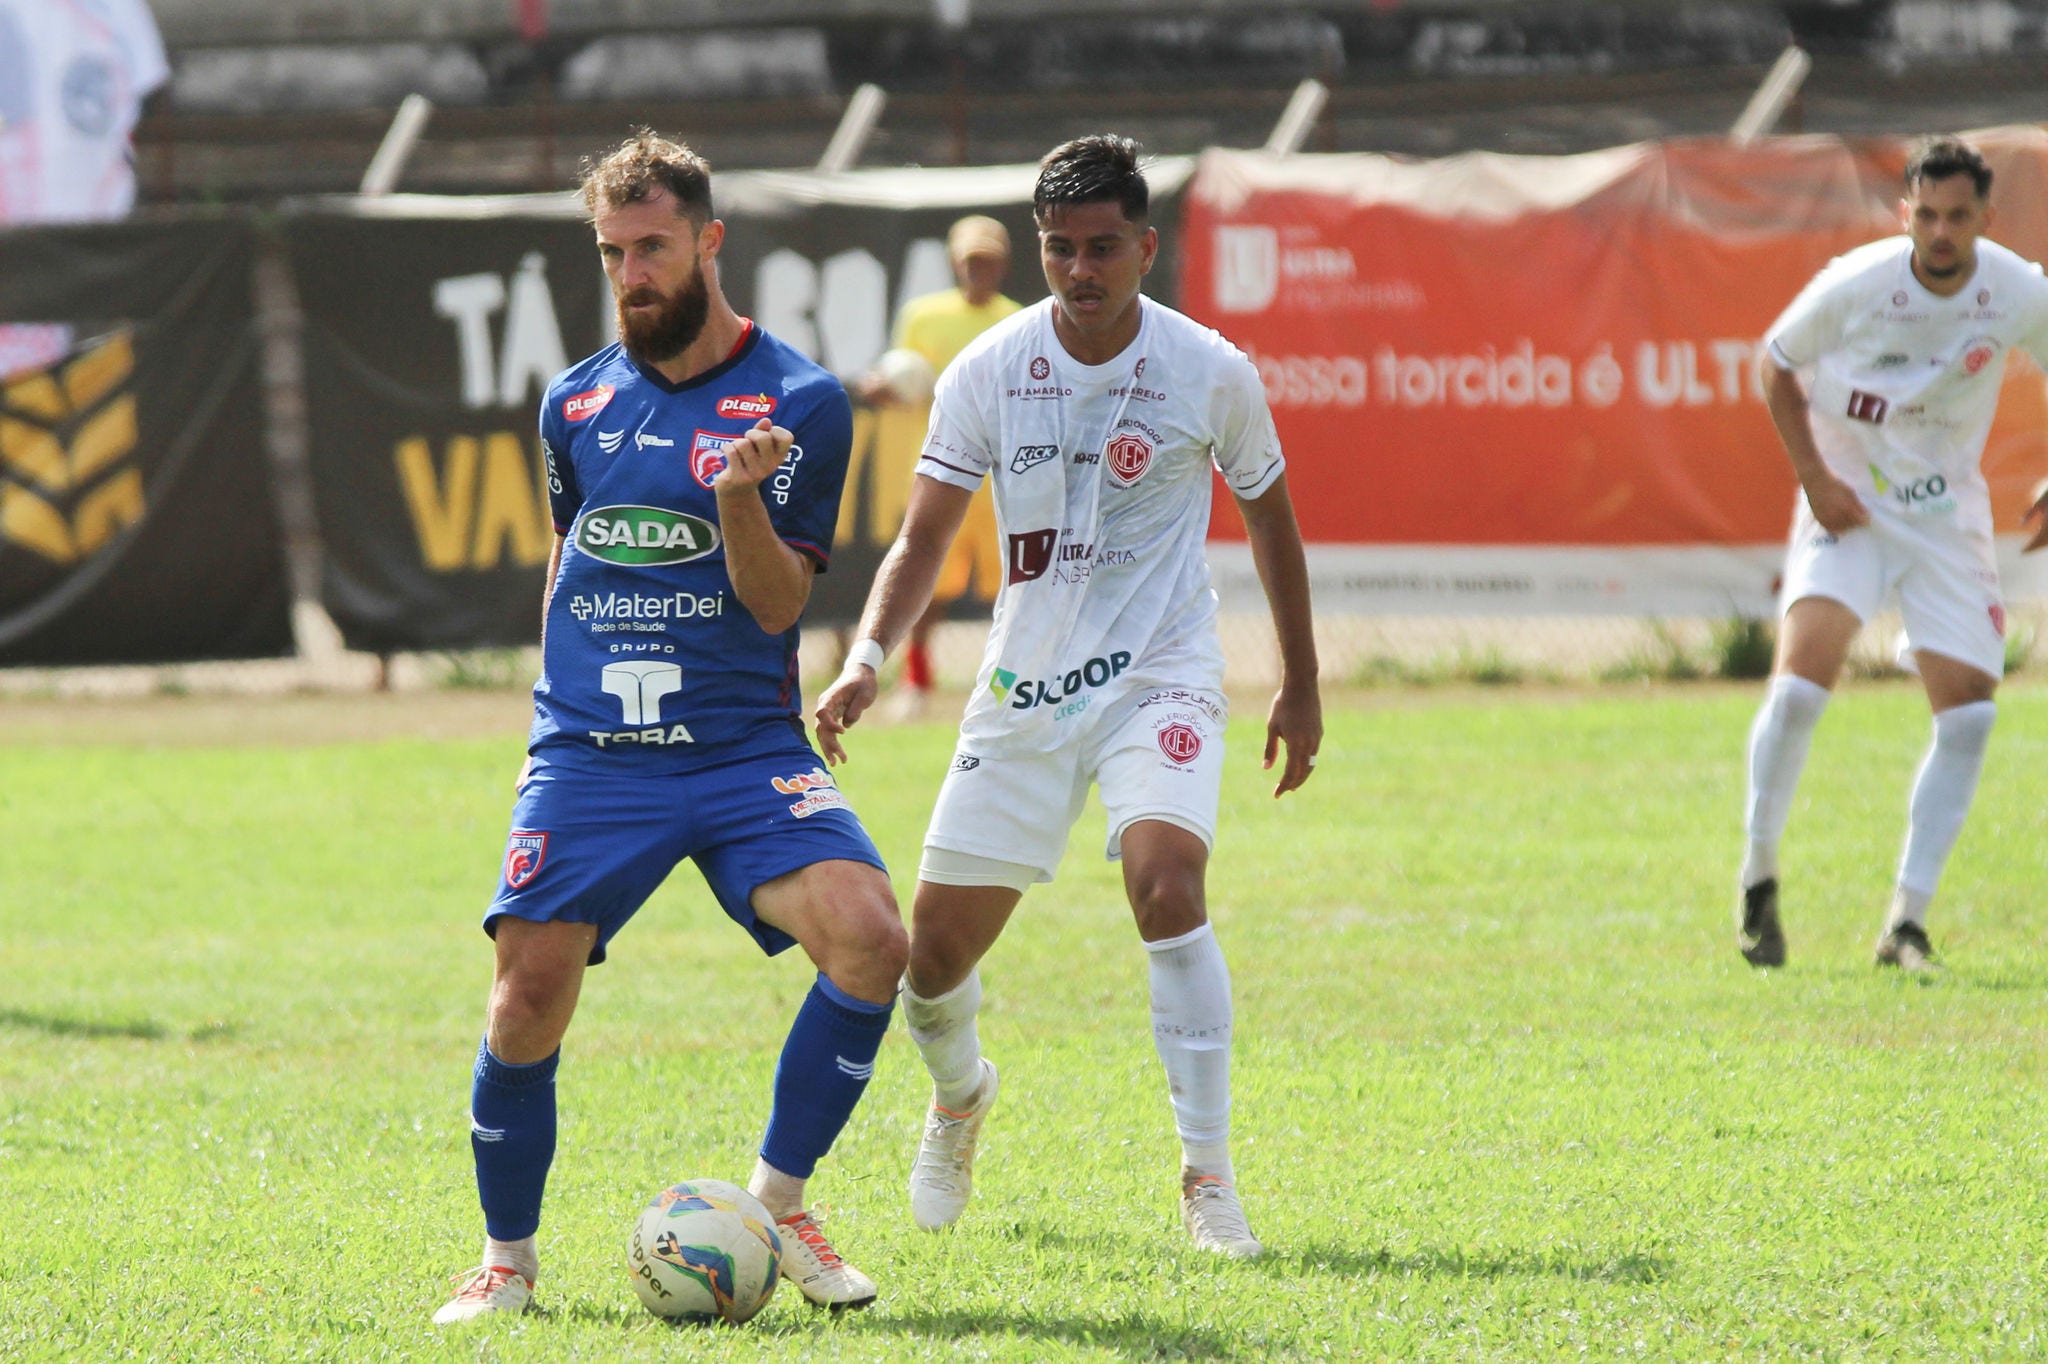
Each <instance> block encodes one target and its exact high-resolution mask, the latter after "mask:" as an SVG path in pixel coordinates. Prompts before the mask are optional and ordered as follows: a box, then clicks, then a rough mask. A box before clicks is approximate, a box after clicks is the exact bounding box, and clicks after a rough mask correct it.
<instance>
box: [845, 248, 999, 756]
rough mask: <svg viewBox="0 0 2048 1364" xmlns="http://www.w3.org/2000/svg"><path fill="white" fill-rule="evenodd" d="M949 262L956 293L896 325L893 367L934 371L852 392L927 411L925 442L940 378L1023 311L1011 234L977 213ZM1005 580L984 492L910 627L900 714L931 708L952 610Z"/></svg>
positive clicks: (883, 374) (878, 375) (911, 307)
mask: <svg viewBox="0 0 2048 1364" xmlns="http://www.w3.org/2000/svg"><path fill="white" fill-rule="evenodd" d="M946 255H947V257H948V258H949V259H950V260H951V261H952V264H953V278H954V279H955V280H957V281H958V284H957V286H956V287H955V288H951V289H941V290H939V291H938V292H937V293H932V294H922V295H920V296H918V297H917V298H913V299H911V300H910V301H909V302H907V303H905V304H904V305H903V310H902V312H900V313H899V314H898V315H897V318H896V333H895V337H894V342H893V346H894V349H893V351H892V354H891V360H892V362H893V361H899V360H903V359H906V358H907V357H904V356H902V355H901V352H905V351H908V352H913V353H915V354H916V355H918V356H921V357H922V358H923V359H924V360H925V361H926V362H927V363H928V364H929V365H930V366H931V368H930V371H929V374H928V375H927V374H926V373H925V372H924V371H923V369H922V367H921V366H916V365H903V364H897V363H889V364H884V365H878V366H877V368H876V369H875V370H874V371H871V372H870V373H869V374H867V375H866V376H864V377H863V378H862V379H861V381H860V382H859V383H858V384H857V385H856V386H855V391H856V392H857V393H858V394H859V396H860V397H861V398H863V399H865V400H866V401H868V402H871V403H877V404H881V403H902V404H906V405H911V406H915V407H918V408H921V409H925V410H924V411H923V412H922V413H920V418H921V419H920V420H919V421H918V422H917V433H918V437H919V439H920V440H921V439H922V438H923V435H924V427H925V420H924V419H928V417H929V409H930V406H931V396H932V392H931V385H932V383H933V382H935V381H936V380H937V378H938V375H939V374H940V373H941V372H942V371H943V370H944V369H945V368H946V366H947V365H950V364H951V363H953V357H954V356H956V355H958V354H959V353H960V352H961V351H963V350H965V349H966V348H967V343H968V342H970V341H972V340H973V339H974V338H975V337H977V336H979V335H981V334H982V333H983V332H985V331H987V330H988V329H989V328H990V327H992V326H994V325H995V324H996V323H998V322H1000V321H1002V320H1003V319H1004V318H1006V317H1008V316H1009V315H1010V314H1011V313H1014V312H1016V311H1017V310H1018V309H1019V308H1021V307H1023V306H1024V305H1022V304H1021V303H1019V302H1017V301H1016V300H1015V299H1013V298H1010V297H1007V296H1006V295H1005V294H1004V293H1003V292H1002V284H1003V279H1004V277H1005V276H1007V275H1008V274H1009V272H1010V234H1009V232H1008V230H1007V229H1005V228H1004V227H1003V225H1002V224H1001V223H999V222H997V221H996V220H995V219H994V218H989V217H985V216H983V215H981V214H979V213H976V214H971V215H969V216H968V217H965V218H962V219H960V221H958V222H956V223H954V224H953V226H952V228H951V229H950V230H949V231H948V232H947V233H946ZM912 453H913V455H914V453H915V452H912ZM1002 573H1003V553H1002V547H1001V546H1000V545H999V544H998V543H997V537H996V514H995V507H994V504H993V503H992V502H991V501H990V500H989V491H988V488H987V487H986V486H984V487H983V488H982V489H981V491H979V492H977V493H976V494H975V495H974V500H973V501H972V502H971V503H969V504H968V509H967V520H966V522H965V524H963V525H962V526H961V528H960V535H959V538H958V539H956V540H954V541H953V547H952V550H951V551H950V552H949V553H948V554H947V556H946V561H945V564H944V565H943V566H942V567H941V568H940V570H939V582H938V586H937V588H936V589H934V591H933V593H932V604H931V608H930V609H929V610H927V611H926V612H925V613H924V615H923V616H922V617H921V618H920V619H919V620H918V622H917V624H916V625H915V626H913V627H912V628H911V632H910V642H909V647H908V648H907V649H905V651H904V655H903V685H904V687H905V688H906V690H905V691H904V692H903V693H902V699H901V701H900V702H899V704H898V713H899V714H901V715H902V716H904V717H905V718H914V717H916V716H918V715H921V714H922V713H923V711H924V708H925V706H926V705H927V704H928V703H929V701H930V697H931V690H932V683H933V677H932V664H931V649H930V641H931V633H932V630H933V629H934V628H935V627H936V626H937V625H938V623H939V622H940V621H942V620H944V619H945V618H946V612H947V609H948V608H949V607H950V606H951V605H952V603H953V602H954V601H956V600H957V599H959V598H960V597H963V596H966V595H967V594H968V592H969V591H970V590H972V591H975V592H976V594H977V595H978V596H981V597H983V598H984V599H990V600H992V599H993V598H994V597H995V594H996V589H997V588H998V587H1000V586H1001V585H1002Z"/></svg>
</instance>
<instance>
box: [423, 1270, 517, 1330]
mask: <svg viewBox="0 0 2048 1364" xmlns="http://www.w3.org/2000/svg"><path fill="white" fill-rule="evenodd" d="M456 1281H457V1283H458V1285H459V1287H457V1288H456V1290H455V1296H454V1297H453V1298H450V1299H449V1300H448V1301H447V1302H446V1303H445V1304H443V1306H442V1308H441V1310H440V1311H438V1312H436V1313H434V1325H436V1326H450V1325H453V1324H454V1323H456V1322H458V1321H472V1320H474V1319H475V1318H477V1317H480V1316H483V1315H484V1314H485V1313H486V1312H509V1313H511V1314H512V1315H514V1316H517V1315H518V1314H519V1313H521V1312H524V1311H526V1310H527V1308H528V1306H529V1305H531V1303H532V1302H533V1280H531V1279H529V1278H527V1277H526V1276H525V1275H524V1274H521V1273H520V1272H519V1271H518V1270H516V1269H507V1268H505V1266H503V1265H485V1266H483V1267H482V1268H481V1269H473V1270H471V1271H470V1272H469V1273H468V1274H467V1275H457V1276H456Z"/></svg>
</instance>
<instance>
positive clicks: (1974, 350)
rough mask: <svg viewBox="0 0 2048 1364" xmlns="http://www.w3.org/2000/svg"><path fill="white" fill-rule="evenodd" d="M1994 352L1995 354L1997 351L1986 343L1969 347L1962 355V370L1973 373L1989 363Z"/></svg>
mask: <svg viewBox="0 0 2048 1364" xmlns="http://www.w3.org/2000/svg"><path fill="white" fill-rule="evenodd" d="M1995 354H1997V351H1996V350H1995V349H1994V348H1993V347H1991V346H1988V345H1981V346H1972V347H1970V349H1969V350H1968V352H1966V353H1965V354H1964V356H1963V372H1964V373H1965V374H1975V373H1976V372H1977V371H1978V370H1980V369H1982V368H1984V366H1986V365H1988V364H1990V363H1991V357H1992V356H1993V355H1995Z"/></svg>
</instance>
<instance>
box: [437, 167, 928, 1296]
mask: <svg viewBox="0 0 2048 1364" xmlns="http://www.w3.org/2000/svg"><path fill="white" fill-rule="evenodd" d="M582 188H583V198H584V204H585V206H586V208H587V209H588V210H589V212H590V217H591V223H592V225H593V227H594V228H595V230H596V235H597V246H598V253H599V255H600V256H601V257H602V258H603V263H604V269H605V273H606V275H607V277H608V278H609V280H610V282H611V287H612V291H613V295H614V298H615V300H616V302H617V305H618V318H619V337H620V342H619V344H617V345H613V346H608V347H606V348H605V349H604V350H602V351H599V352H598V353H597V354H596V355H594V356H592V357H590V358H589V359H588V360H585V361H583V362H582V363H581V364H579V365H576V366H574V367H572V368H571V369H569V370H567V371H566V372H564V373H563V374H561V375H560V376H558V377H557V378H556V379H555V381H554V383H553V384H552V385H550V387H549V389H548V393H547V396H546V399H545V401H544V403H543V405H542V411H541V424H540V430H541V441H542V453H543V454H544V456H545V457H546V460H547V473H548V493H549V501H550V503H551V505H552V508H553V512H554V519H555V528H556V533H557V540H556V543H555V552H554V556H553V558H552V560H551V561H550V563H549V567H548V590H547V596H546V607H545V633H544V636H543V644H542V663H543V667H542V673H541V678H540V681H539V683H538V684H537V685H536V686H535V687H534V723H533V731H532V735H531V738H530V740H529V744H528V753H529V757H528V761H527V769H526V771H525V772H524V773H523V774H522V775H521V779H520V783H519V790H518V798H517V803H516V804H515V806H514V808H513V815H512V832H511V837H510V840H509V843H508V845H507V848H506V853H505V861H504V865H503V867H502V870H501V877H500V881H499V885H498V891H497V895H496V897H495V898H494V899H493V900H492V902H491V905H490V908H489V910H488V911H487V912H486V914H485V916H484V929H485V931H486V932H488V933H489V934H490V935H491V937H492V938H493V939H494V941H495V947H496V954H497V969H496V974H495V977H494V979H493V982H492V985H491V993H490V1004H489V1012H488V1024H487V1030H486V1033H485V1036H484V1042H483V1046H482V1047H481V1048H480V1049H479V1050H478V1052H477V1060H476V1069H475V1075H474V1081H473V1088H472V1094H471V1109H470V1133H471V1147H472V1149H473V1152H474V1155H475V1157H476V1173H477V1189H478V1193H479V1195H480V1197H481V1199H482V1202H483V1210H484V1226H485V1233H486V1238H485V1242H484V1253H483V1261H482V1264H481V1265H480V1266H479V1267H478V1268H477V1269H476V1270H475V1271H474V1272H472V1273H470V1274H469V1275H467V1276H466V1277H465V1278H464V1279H463V1282H462V1284H461V1286H460V1288H459V1289H458V1291H457V1292H456V1295H455V1297H454V1299H453V1300H452V1301H450V1302H449V1303H448V1304H446V1305H445V1306H444V1307H442V1308H441V1309H440V1311H438V1312H436V1313H435V1315H434V1320H435V1322H436V1323H441V1324H446V1323H448V1322H455V1321H464V1320H468V1319H470V1318H472V1317H476V1316H480V1315H483V1314H486V1313H494V1312H520V1311H523V1310H525V1308H526V1307H527V1305H528V1302H529V1299H530V1297H531V1295H532V1292H533V1284H534V1280H535V1278H536V1277H537V1276H538V1273H539V1256H538V1251H537V1248H536V1244H535V1233H536V1231H537V1229H538V1227H539V1224H540V1206H541V1195H542V1190H543V1188H544V1186H545V1184H546V1181H547V1173H548V1167H549V1164H550V1163H551V1161H552V1160H553V1157H554V1150H555V1087H554V1081H555V1068H556V1063H557V1060H558V1059H559V1056H560V1044H561V1040H562V1037H563V1034H564V1033H565V1032H566V1031H567V1029H568V1025H569V1018H570V1015H571V1014H572V1013H573V1012H574V1011H575V1007H576V998H577V993H578V991H579V989H580V988H581V985H582V981H583V973H584V968H585V966H586V965H594V964H596V963H597V962H600V961H602V960H604V957H605V951H606V947H607V945H608V944H609V943H610V941H611V939H612V936H613V935H614V934H615V933H617V932H618V930H619V929H620V928H621V927H623V926H624V924H625V922H626V920H628V919H629V918H631V917H632V916H633V913H634V911H635V910H637V909H638V908H639V907H640V906H641V904H642V903H643V902H645V900H646V899H647V897H648V896H649V895H651V894H652V893H653V891H654V889H655V888H656V887H657V886H658V885H660V884H661V882H662V880H663V879H664V878H665V877H666V876H667V875H668V873H669V872H670V870H672V869H673V868H674V867H675V866H676V864H677V863H678V862H679V861H681V860H682V859H683V858H685V857H688V858H690V859H692V860H693V861H695V862H696V864H697V867H698V869H699V870H700V871H701V872H702V873H703V875H704V879H705V880H706V881H707V882H708V883H709V884H710V887H711V891H712V893H713V894H714V895H715V896H716V897H717V899H718V902H719V904H720V906H721V907H723V909H724V910H725V912H726V914H727V915H729V916H730V917H731V918H732V919H733V920H735V921H736V922H737V923H738V924H739V925H740V926H741V927H743V928H745V929H746V930H747V931H748V932H750V933H751V934H753V935H754V938H755V940H756V941H757V942H759V944H760V945H761V948H762V950H763V951H765V952H768V953H771V954H772V953H776V952H781V951H783V950H784V949H786V948H788V947H790V946H792V945H801V946H802V947H803V949H804V951H805V952H806V953H807V954H808V955H809V957H810V958H811V960H812V961H813V962H814V963H815V964H816V965H817V968H818V977H817V981H816V983H815V984H814V985H813V987H812V989H811V991H810V994H809V996H808V997H807V998H806V999H805V1000H804V1002H803V1005H802V1007H801V1008H800V1009H799V1010H798V1012H797V1016H796V1021H795V1023H794V1024H793V1025H792V1026H791V1028H790V1030H789V1036H788V1040H787V1042H786V1043H785V1044H784V1046H783V1051H782V1057H781V1061H780V1063H779V1064H778V1066H777V1068H776V1073H775V1084H774V1098H773V1108H772V1110H771V1112H770V1114H769V1118H768V1127H767V1133H766V1135H765V1137H764V1138H763V1139H762V1142H761V1147H760V1159H759V1161H758V1162H757V1164H756V1166H755V1169H754V1175H753V1178H752V1179H751V1180H750V1181H749V1185H748V1187H749V1189H750V1190H751V1191H752V1192H753V1194H754V1195H755V1196H756V1197H758V1198H759V1199H760V1200H761V1201H762V1202H763V1203H764V1204H766V1205H767V1208H768V1210H769V1212H770V1213H771V1214H772V1215H773V1216H774V1217H775V1219H776V1222H777V1224H778V1226H779V1229H780V1230H781V1233H782V1240H783V1250H784V1260H783V1274H784V1277H785V1278H787V1279H789V1280H790V1281H791V1282H793V1283H794V1284H796V1286H797V1287H798V1288H799V1289H801V1290H802V1292H803V1294H804V1296H805V1297H807V1298H809V1299H810V1300H811V1301H812V1302H814V1303H817V1304H820V1305H822V1306H825V1307H829V1308H832V1309H834V1310H838V1309H840V1308H846V1307H860V1306H864V1305H866V1304H867V1303H869V1302H871V1301H873V1300H874V1297H875V1285H874V1283H873V1282H872V1281H871V1280H869V1279H868V1277H867V1276H866V1275H864V1274H862V1273H861V1272H860V1271H858V1270H856V1269H854V1268H853V1267H852V1266H850V1265H848V1264H847V1263H846V1262H845V1261H844V1260H842V1259H841V1258H840V1257H839V1255H838V1254H837V1253H836V1252H835V1251H834V1250H833V1248H832V1246H831V1245H830V1244H829V1243H828V1242H827V1241H826V1240H825V1238H824V1236H823V1235H822V1234H821V1233H820V1231H819V1229H818V1227H817V1224H816V1223H815V1222H814V1221H813V1220H812V1218H811V1216H810V1214H809V1213H808V1212H806V1211H805V1207H804V1184H805V1181H806V1180H807V1179H808V1178H809V1176H810V1174H811V1172H812V1169H813V1168H814V1167H815V1165H816V1164H817V1162H818V1160H819V1158H820V1157H822V1156H823V1155H824V1154H825V1152H826V1151H827V1150H829V1149H830V1148H831V1145H832V1142H833V1140H834V1139H835V1138H836V1137H837V1136H838V1134H839V1131H840V1129H841V1128H842V1127H843V1126H844V1125H845V1123H846V1121H847V1118H848V1117H849V1116H850V1115H851V1114H852V1112H853V1108H854V1105H855V1104H856V1103H857V1102H858V1101H859V1099H860V1096H861V1093H862V1091H863V1090H864V1089H865V1088H866V1087H867V1082H868V1077H869V1075H870V1074H872V1073H873V1070H874V1060H875V1054H876V1051H877V1049H878V1048H879V1046H880V1044H881V1041H882V1036H883V1034H884V1033H885V1032H886V1031H887V1028H888V1023H889V1015H890V1010H891V1008H892V1007H893V1004H894V1001H895V995H896V987H897V981H898V980H899V978H900V977H901V976H902V974H903V968H904V964H905V960H906V952H907V947H906V939H905V935H904V930H903V925H902V922H901V918H900V916H899V914H898V912H897V908H896V901H895V898H894V896H893V894H892V893H891V891H890V888H889V879H888V874H887V872H886V871H885V869H884V868H883V866H882V859H881V857H880V855H879V854H878V853H877V852H876V851H875V846H874V844H873V843H872V842H871V841H870V840H869V839H868V836H867V834H866V833H865V831H863V830H862V828H861V826H860V822H859V821H858V820H857V819H856V818H855V817H854V815H853V812H852V810H851V809H849V808H848V806H847V802H846V800H845V798H844V797H843V796H842V795H841V794H840V792H839V789H838V788H837V787H836V786H835V785H834V784H833V781H832V778H831V777H830V776H829V775H828V774H827V773H826V771H825V768H824V765H823V764H822V763H821V762H820V761H819V759H818V756H817V754H816V753H815V752H813V751H812V749H811V747H810V745H809V744H808V743H807V742H806V741H805V737H804V732H803V725H802V721H801V720H800V719H799V718H798V715H799V712H800V710H801V705H802V703H801V700H800V698H799V697H798V694H797V671H796V670H797V628H796V625H797V618H798V617H799V616H800V615H801V614H802V612H803V608H804V602H805V600H806V598H807V597H808V595H809V592H810V587H811V575H812V574H813V573H814V572H819V571H822V570H823V569H824V567H825V562H826V557H827V555H828V553H829V549H830V545H831V539H832V530H833V526H834V524H835V522H836V520H837V518H838V512H839V497H840V491H841V487H842V485H843V483H844V481H845V477H846V465H847V458H848V453H849V445H850V443H851V439H852V411H851V407H850V405H849V404H848V401H847V397H846V393H845V390H844V389H843V388H841V386H840V384H839V382H838V380H836V379H834V378H833V377H832V376H831V375H830V374H828V373H826V372H825V371H824V370H823V369H821V368H819V367H818V366H817V365H815V364H813V363H812V362H811V361H809V360H808V359H806V358H805V357H804V356H802V355H801V354H799V353H798V352H796V351H795V350H793V349H791V348H790V347H789V346H787V345H785V344H783V343H782V342H781V341H778V340H777V339H775V338H774V337H772V336H769V335H767V334H766V333H765V332H763V331H762V330H761V329H760V328H759V327H756V326H755V325H754V324H753V323H752V322H751V321H749V320H748V319H745V318H742V317H739V316H738V315H737V314H735V313H734V312H733V310H732V307H731V305H730V304H728V303H727V301H726V299H725V296H724V293H723V291H722V290H721V289H720V287H719V282H718V252H719V247H720V245H721V244H722V243H723V241H724V238H725V225H724V224H723V223H721V222H719V221H717V220H716V219H714V218H713V217H712V215H711V191H710V173H709V169H708V167H707V166H706V165H705V164H704V162H703V161H702V160H701V159H700V158H699V157H697V156H696V154H695V153H693V152H691V151H690V149H689V148H687V147H685V146H682V145H680V144H677V143H674V142H670V141H667V140H665V139H663V138H660V137H657V136H655V135H654V134H653V133H651V132H646V131H642V132H641V133H639V134H637V135H635V136H634V137H632V138H630V139H628V140H627V141H626V142H625V143H624V144H623V145H621V146H620V147H619V148H618V149H617V150H615V151H613V152H612V153H610V154H609V155H608V156H606V157H605V158H604V159H603V160H601V161H598V162H596V163H594V164H591V163H586V166H585V169H584V175H583V185H582Z"/></svg>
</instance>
